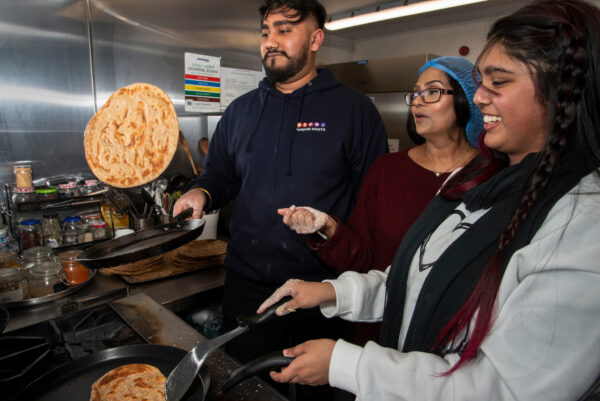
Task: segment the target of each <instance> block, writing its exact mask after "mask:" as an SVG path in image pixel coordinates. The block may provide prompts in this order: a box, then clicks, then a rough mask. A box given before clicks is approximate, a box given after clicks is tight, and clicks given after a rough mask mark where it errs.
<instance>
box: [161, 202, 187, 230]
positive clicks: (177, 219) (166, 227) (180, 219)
mask: <svg viewBox="0 0 600 401" xmlns="http://www.w3.org/2000/svg"><path fill="white" fill-rule="evenodd" d="M193 213H194V209H193V208H191V207H190V208H187V209H185V210H184V211H182V212H181V213H179V214H178V215H177V216H175V217H173V221H172V222H170V223H169V224H165V225H164V226H163V230H165V231H166V230H170V229H172V228H177V227H179V226H180V225H181V224H182V223H183V222H184V221H185V219H187V218H188V217H192V214H193Z"/></svg>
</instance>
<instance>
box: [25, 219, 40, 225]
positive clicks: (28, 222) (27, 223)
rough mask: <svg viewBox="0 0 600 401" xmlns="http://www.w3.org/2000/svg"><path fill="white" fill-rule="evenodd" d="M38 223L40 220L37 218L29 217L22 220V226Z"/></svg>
mask: <svg viewBox="0 0 600 401" xmlns="http://www.w3.org/2000/svg"><path fill="white" fill-rule="evenodd" d="M36 224H40V221H39V220H36V219H27V220H23V221H22V222H21V225H22V226H33V225H36Z"/></svg>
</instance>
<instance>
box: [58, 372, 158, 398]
mask: <svg viewBox="0 0 600 401" xmlns="http://www.w3.org/2000/svg"><path fill="white" fill-rule="evenodd" d="M166 381H167V379H166V377H165V375H163V374H162V373H161V372H160V370H158V369H157V368H155V367H154V366H151V365H145V364H141V363H134V364H129V365H123V366H119V367H118V368H115V369H113V370H110V371H109V372H107V373H106V374H105V375H104V376H102V377H101V378H99V379H98V380H96V381H95V382H94V384H92V393H91V395H90V401H125V400H126V401H165V382H166ZM66 396H67V397H66V398H68V395H67V394H66Z"/></svg>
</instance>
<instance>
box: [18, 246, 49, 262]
mask: <svg viewBox="0 0 600 401" xmlns="http://www.w3.org/2000/svg"><path fill="white" fill-rule="evenodd" d="M23 259H27V260H32V259H38V260H39V259H54V252H52V248H50V247H48V246H34V247H31V248H29V249H26V250H24V251H23Z"/></svg>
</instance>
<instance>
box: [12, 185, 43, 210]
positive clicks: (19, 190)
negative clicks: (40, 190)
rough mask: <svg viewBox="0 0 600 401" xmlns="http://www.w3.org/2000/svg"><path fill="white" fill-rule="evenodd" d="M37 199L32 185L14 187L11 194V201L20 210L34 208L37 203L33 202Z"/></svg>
mask: <svg viewBox="0 0 600 401" xmlns="http://www.w3.org/2000/svg"><path fill="white" fill-rule="evenodd" d="M36 199H37V196H36V194H35V192H34V191H33V187H15V188H14V194H13V203H14V204H15V208H16V209H17V210H18V211H20V212H26V211H31V210H35V209H36V207H37V205H36V204H35V203H32V202H34V201H35V200H36Z"/></svg>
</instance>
